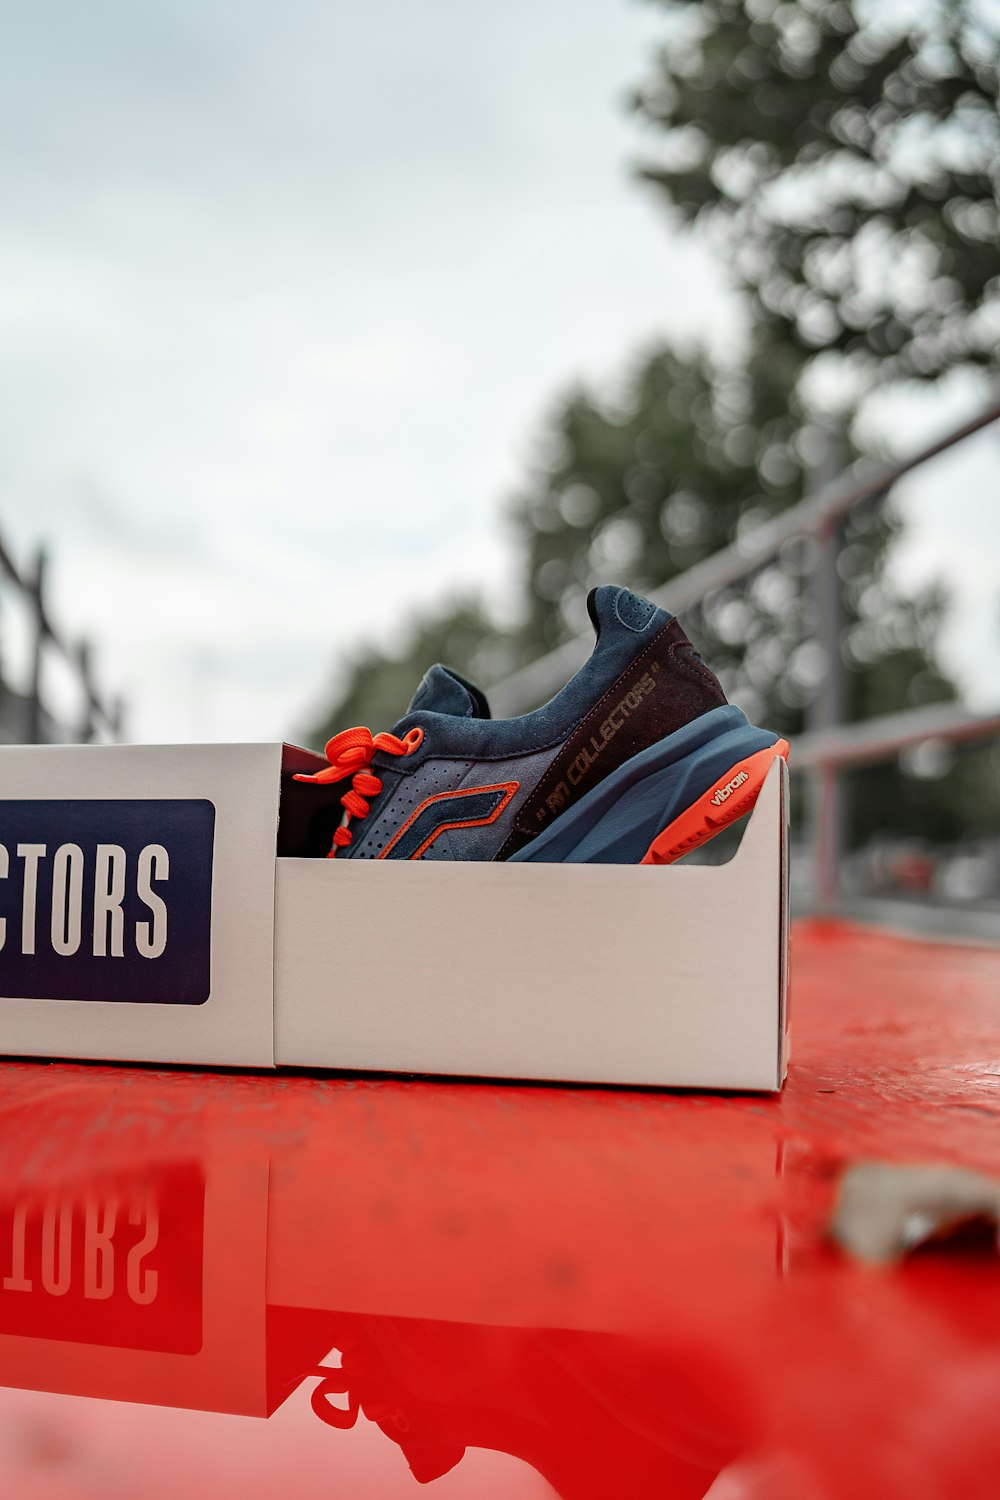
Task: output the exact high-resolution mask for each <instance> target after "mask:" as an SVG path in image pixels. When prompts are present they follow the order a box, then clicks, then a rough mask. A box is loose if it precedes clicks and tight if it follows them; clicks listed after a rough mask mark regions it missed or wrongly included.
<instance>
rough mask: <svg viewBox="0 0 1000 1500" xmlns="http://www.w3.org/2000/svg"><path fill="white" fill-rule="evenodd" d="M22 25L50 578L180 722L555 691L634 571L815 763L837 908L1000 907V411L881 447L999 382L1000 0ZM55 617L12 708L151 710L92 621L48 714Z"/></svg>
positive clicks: (10, 654)
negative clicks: (592, 606) (597, 598)
mask: <svg viewBox="0 0 1000 1500" xmlns="http://www.w3.org/2000/svg"><path fill="white" fill-rule="evenodd" d="M3 27H4V31H5V33H6V36H5V39H4V45H3V46H2V48H0V116H6V118H5V119H4V120H3V133H2V139H3V140H4V141H5V142H6V143H7V145H6V149H5V152H4V157H5V159H4V161H3V163H2V173H3V191H4V203H5V205H6V209H5V218H6V221H7V233H6V235H5V244H4V247H3V248H2V249H0V286H2V287H3V288H4V290H3V291H0V323H2V326H3V327H4V331H5V337H4V340H3V352H2V353H0V380H2V382H3V389H4V412H5V420H4V422H3V423H0V534H2V535H3V536H5V537H9V542H8V548H9V556H10V560H11V566H10V567H9V568H8V569H7V574H6V575H5V576H4V575H0V591H2V593H0V604H4V605H6V602H7V594H8V592H10V591H11V586H12V578H13V575H14V573H16V571H17V569H18V567H20V568H21V572H22V575H23V576H24V577H28V576H29V574H30V569H29V570H27V571H25V569H24V566H23V565H21V564H18V563H17V562H16V561H15V559H16V558H18V557H22V558H23V557H27V556H29V555H30V549H31V548H32V547H34V546H35V545H37V544H38V543H39V542H40V541H41V540H42V539H43V538H45V539H47V540H48V542H49V544H50V546H51V549H52V552H53V570H52V572H53V579H52V582H53V590H54V597H55V598H57V599H58V600H59V602H60V608H61V609H62V610H63V611H64V613H65V618H67V619H69V620H72V621H73V623H74V628H81V629H85V630H86V631H87V632H88V635H90V636H92V637H93V638H94V639H95V640H96V641H97V642H98V645H99V648H100V652H101V661H102V663H103V664H104V668H105V671H106V674H107V677H108V680H109V681H112V682H113V684H114V686H115V688H116V689H119V690H121V691H122V692H124V694H125V696H126V698H127V701H128V704H129V728H130V732H131V733H134V734H135V735H136V736H138V737H141V738H146V739H148V738H157V739H184V738H194V739H199V738H214V739H241V738H256V737H280V736H282V735H285V736H287V737H296V738H305V739H307V740H309V741H310V742H313V743H321V742H322V740H323V739H324V738H325V736H326V735H327V734H329V733H332V732H333V731H335V730H336V729H339V728H343V727H345V726H347V725H350V724H353V723H359V722H365V723H370V724H371V725H372V727H373V728H376V729H377V728H383V727H388V726H389V725H391V724H392V723H393V722H394V720H395V719H397V718H398V717H399V716H400V715H401V713H402V712H403V711H404V710H405V708H406V705H407V703H408V701H409V698H410V696H411V694H412V692H413V690H414V688H415V686H416V683H417V682H418V681H419V678H420V676H421V674H422V672H423V671H424V670H425V669H426V667H427V666H428V665H429V664H430V663H431V662H432V661H434V660H439V659H440V660H445V661H447V662H448V663H449V664H450V665H452V666H454V667H456V668H457V669H458V670H460V671H462V672H464V673H466V674H468V675H471V676H472V677H474V678H476V679H479V680H481V681H483V682H484V683H486V684H487V685H498V690H499V699H498V701H499V702H500V704H501V706H502V707H503V708H504V709H505V711H521V710H523V709H525V708H527V707H530V706H532V704H531V692H532V685H534V687H536V688H537V687H540V686H545V684H546V678H545V672H544V670H543V671H542V672H541V673H540V675H539V674H538V673H537V672H536V674H535V676H533V677H532V676H531V675H530V674H528V675H526V674H525V668H527V667H528V666H529V665H530V664H532V663H535V662H537V661H538V659H539V658H544V657H546V655H547V654H548V653H552V652H554V651H558V650H560V649H562V653H563V654H562V655H561V656H559V657H558V658H556V659H555V661H554V663H553V666H554V667H555V666H559V665H560V664H561V665H562V666H563V667H565V666H566V664H569V666H570V668H571V666H572V663H573V661H574V660H575V658H574V652H575V651H577V650H578V648H579V653H580V655H581V658H582V651H583V649H584V648H583V647H582V646H581V645H579V643H578V641H577V638H578V636H579V633H580V632H581V630H583V628H584V626H585V598H586V593H587V590H588V588H589V587H590V586H591V585H592V584H594V583H596V582H601V581H611V580H614V581H621V582H623V583H627V584H629V585H630V586H632V587H634V588H636V589H638V590H639V591H640V592H644V593H649V592H657V593H658V595H659V598H660V602H663V603H665V604H667V605H668V607H669V606H671V605H672V601H673V600H674V599H675V598H676V599H677V600H679V601H681V602H682V603H683V604H684V606H685V607H684V611H683V612H684V619H685V624H686V626H687V627H688V629H689V633H690V634H692V636H693V637H694V638H695V639H696V641H697V642H698V644H699V646H700V647H701V649H702V651H703V652H704V654H705V655H706V657H707V658H708V659H709V660H710V661H711V663H712V664H713V666H714V667H715V668H716V669H717V670H718V671H719V673H720V675H721V676H722V678H723V681H724V683H725V685H726V687H727V689H728V690H729V692H730V694H731V695H732V696H733V697H734V698H735V699H736V700H737V701H738V702H739V703H740V704H741V706H742V707H744V708H745V709H746V710H747V712H748V713H749V714H750V715H751V716H752V717H754V718H756V719H757V720H758V721H759V722H762V723H765V724H767V725H768V726H769V727H771V728H774V729H776V730H780V731H782V732H783V733H786V734H789V735H791V736H792V737H793V738H794V739H795V740H796V741H797V743H798V744H799V746H800V747H802V750H803V757H804V759H803V760H802V764H803V765H805V766H807V767H808V769H809V775H808V776H807V777H804V778H802V786H801V788H800V789H799V791H798V793H797V795H798V796H799V799H800V801H799V806H798V809H797V811H798V813H799V818H800V827H801V828H802V829H803V830H804V831H806V830H808V831H809V832H810V835H811V838H812V843H813V846H814V847H813V855H814V857H813V858H812V859H811V860H810V861H808V862H803V864H802V865H801V870H802V879H801V888H802V890H803V891H804V892H805V894H806V897H807V899H812V900H817V899H820V898H822V896H823V895H824V887H829V889H827V890H826V891H825V894H826V895H828V896H829V895H831V894H837V895H838V896H839V897H841V898H846V899H848V900H850V899H854V898H864V899H865V900H866V901H867V902H868V903H869V904H870V902H871V900H872V899H874V898H878V899H881V900H883V901H891V902H896V903H903V904H904V905H907V906H910V907H914V906H916V907H919V908H920V909H921V910H924V909H925V908H927V907H928V906H929V905H930V904H936V905H938V906H952V907H953V906H955V905H956V904H957V905H961V906H963V907H964V908H966V909H968V910H970V911H973V912H978V913H980V914H982V917H983V921H984V922H991V921H993V920H994V918H995V916H996V912H997V908H998V903H1000V740H998V737H997V734H996V732H995V727H994V726H995V716H996V715H997V714H998V713H1000V507H998V506H997V503H996V497H997V493H998V489H1000V482H998V481H1000V437H998V433H1000V427H998V426H996V425H992V426H991V425H990V424H989V423H988V422H985V420H984V421H983V423H982V425H979V426H978V427H977V430H975V431H972V432H970V433H969V434H968V435H967V436H965V437H964V438H963V440H962V441H961V442H959V443H955V444H953V445H951V446H949V447H948V448H947V451H946V452H945V453H944V454H943V455H942V456H939V457H935V458H933V459H932V460H929V461H928V462H927V463H926V464H925V465H921V466H920V467H919V468H917V469H916V470H914V471H913V472H912V473H910V474H908V475H907V476H906V478H904V479H902V480H901V481H900V483H899V484H898V485H891V484H888V483H887V484H885V485H879V484H877V483H875V482H874V481H872V480H871V478H870V477H869V478H867V479H866V476H871V475H873V474H874V475H878V474H880V473H882V472H883V470H885V471H887V472H889V471H891V468H892V464H893V462H894V460H896V459H899V458H903V459H905V458H906V457H907V455H909V454H916V453H919V452H921V451H926V450H928V449H929V448H930V447H932V446H933V445H934V444H935V443H936V442H937V441H938V440H944V441H945V442H946V441H947V439H948V437H949V434H954V433H955V432H957V431H959V430H961V429H963V428H964V427H965V426H966V425H967V424H971V425H972V426H976V424H977V420H978V419H979V418H980V417H983V416H984V415H989V414H990V413H991V412H993V411H994V408H995V406H996V402H997V399H998V386H997V382H996V375H997V359H998V349H1000V248H998V247H1000V220H998V212H1000V115H998V81H1000V18H998V15H997V11H996V8H995V7H994V6H992V5H990V4H988V3H987V0H975V3H973V0H968V3H965V0H911V3H903V0H883V3H879V4H878V5H876V4H874V3H864V0H851V3H848V0H836V3H825V0H783V3H780V4H779V3H774V0H711V3H698V4H688V3H672V0H669V3H657V0H652V3H634V0H599V3H597V4H594V5H592V6H590V7H589V8H588V17H587V26H586V28H584V27H582V26H581V24H580V16H579V11H578V7H575V6H573V5H571V4H569V3H568V0H540V3H538V4H536V5H532V6H531V7H530V8H522V9H520V10H518V9H517V8H516V7H515V8H513V9H512V8H511V7H509V6H503V5H501V4H500V3H499V0H489V3H487V4H484V5H480V6H475V7H462V6H460V5H459V4H457V0H431V3H429V4H427V5H424V6H421V7H418V8H417V9H416V12H415V11H414V8H412V7H407V6H405V5H403V4H402V3H401V0H390V3H389V4H387V5H385V6H382V7H380V8H379V9H378V13H377V15H376V14H375V13H372V14H370V15H369V14H366V13H365V12H364V11H363V8H362V10H361V11H360V12H359V9H358V8H357V7H348V6H345V5H338V4H332V5H331V4H320V3H318V0H291V3H290V4H289V5H288V6H287V7H286V8H284V9H283V10H282V12H281V14H280V16H279V15H278V14H277V13H275V12H273V11H272V10H271V9H269V8H267V7H265V6H263V5H262V4H259V3H256V0H254V3H251V4H249V5H244V6H241V7H239V8H234V7H232V6H230V5H228V4H224V3H222V0H199V3H198V4H195V3H194V0H171V3H169V4H167V5H163V6H158V7H151V6H145V5H139V6H137V5H135V4H134V3H126V0H108V3H106V4H104V5H102V6H101V7H100V8H99V10H97V11H94V10H92V9H91V8H87V9H86V10H82V9H81V8H79V7H74V6H72V5H71V4H69V0H60V3H57V4H55V5H53V6H49V7H46V8H45V9H44V10H40V9H38V8H34V7H22V8H21V10H20V11H19V12H18V13H16V14H13V15H8V17H7V19H6V20H5V21H4V23H3ZM859 485H860V489H861V491H862V493H860V494H858V493H855V492H857V491H858V487H859ZM852 494H853V495H854V500H853V501H852V503H850V504H847V503H844V504H842V505H839V506H838V505H834V507H833V508H832V509H830V510H829V511H828V512H827V511H823V513H822V515H821V516H820V519H819V521H816V520H815V517H814V521H813V522H811V523H810V524H809V525H802V526H799V525H797V523H795V521H794V517H795V516H796V515H798V514H799V512H797V511H796V510H795V507H796V506H799V505H800V504H801V503H802V501H803V499H804V498H805V497H809V496H812V497H814V498H816V497H819V498H820V499H822V497H824V496H825V497H827V498H828V499H829V498H830V497H831V496H832V497H833V498H834V499H835V500H836V497H837V496H838V495H839V496H840V497H841V499H842V500H843V499H844V497H845V496H846V497H850V496H851V495H852ZM855 502H856V503H855ZM790 517H791V518H792V520H791V521H789V518H790ZM782 518H784V519H782ZM775 525H785V526H786V531H787V532H788V534H787V536H786V537H785V539H784V540H783V541H782V542H781V544H780V545H779V546H776V547H771V548H766V547H765V548H764V549H763V550H761V548H760V545H759V539H760V538H762V537H766V536H767V535H768V534H769V533H768V531H767V528H769V527H774V526H775ZM727 549H728V555H730V556H735V557H736V564H735V565H734V566H730V567H729V568H728V571H727V569H726V568H723V569H722V571H721V572H720V571H719V569H718V567H714V565H713V559H718V558H719V556H720V555H723V556H725V555H727ZM741 556H742V562H741V561H740V558H741ZM713 567H714V571H713ZM699 569H701V570H702V571H701V572H700V573H699V572H698V571H697V570H699ZM692 570H694V571H692ZM692 580H694V582H695V583H699V580H700V583H699V586H698V587H694V586H693V584H692ZM672 585H673V591H672ZM13 592H16V590H13ZM20 592H21V594H22V595H24V594H25V593H26V592H27V593H28V594H30V589H29V590H27V591H26V590H25V589H23V588H22V589H21V591H20ZM29 616H30V611H29ZM8 617H10V618H11V620H13V613H12V610H11V609H6V608H5V610H4V614H3V616H2V620H3V627H2V628H3V630H4V636H3V641H4V650H5V657H4V660H5V662H7V673H6V675H7V677H8V679H9V681H10V686H9V687H8V689H7V692H6V698H5V699H0V723H2V724H4V725H5V726H7V727H5V728H3V729H0V733H3V734H8V735H13V734H16V733H17V732H18V731H17V730H16V728H15V727H13V726H16V725H17V724H18V723H21V724H28V723H29V721H30V722H31V723H33V724H34V726H35V729H36V730H37V735H38V737H40V738H49V737H52V736H53V735H56V734H62V733H66V732H68V733H69V734H70V737H77V735H81V736H83V737H88V736H91V735H94V734H104V733H106V734H110V735H113V734H115V733H116V732H120V724H121V717H120V712H119V711H118V710H117V709H116V708H114V707H111V708H107V709H105V707H104V705H103V703H102V701H101V700H100V699H99V696H98V694H97V693H96V690H94V688H93V684H92V682H91V674H90V666H89V656H88V655H87V653H86V652H85V653H84V656H83V658H82V667H81V658H80V657H79V653H77V654H76V656H75V658H74V654H73V651H72V650H69V651H67V650H62V651H53V652H48V650H47V647H46V660H47V656H48V655H49V654H51V655H54V656H61V657H62V658H63V659H65V660H70V661H72V660H74V659H75V661H76V664H77V667H78V668H80V670H79V671H78V672H77V676H78V677H79V678H80V681H79V682H78V683H77V686H76V689H74V688H73V686H72V684H70V685H68V686H67V685H66V684H64V685H63V688H62V689H61V690H59V691H57V684H56V682H55V678H53V679H52V694H53V696H52V700H51V705H50V704H49V702H48V700H45V699H44V692H43V693H42V698H43V702H42V707H41V708H40V709H39V710H38V711H37V712H35V716H34V719H32V718H31V715H30V713H29V714H27V715H26V713H25V709H24V704H25V702H26V701H27V700H30V699H31V698H32V687H31V684H32V682H36V683H37V682H38V680H39V678H38V665H37V652H36V645H35V644H33V642H34V641H35V638H34V637H33V636H32V630H31V625H30V618H29V622H28V624H27V625H25V626H24V627H23V628H20V629H18V628H16V627H14V626H13V625H12V626H11V627H10V628H8V625H7V620H8ZM50 634H51V633H50ZM55 639H56V638H55V636H54V634H53V635H52V636H51V640H50V641H49V644H54V643H55ZM53 670H54V669H53ZM48 672H49V669H48V667H47V666H46V667H45V669H44V675H43V677H42V681H43V683H44V682H47V681H48V675H47V674H48ZM33 674H34V675H33ZM518 674H520V675H518ZM81 684H82V692H83V701H84V708H83V710H82V716H81V710H80V708H79V704H77V707H76V708H74V707H73V706H72V703H73V696H72V695H73V691H77V692H78V697H79V691H78V690H79V689H80V687H81ZM37 696H38V695H37V694H36V695H35V697H36V698H37ZM5 702H6V704H7V705H8V707H7V709H6V710H5V709H4V707H3V704H4V703H5ZM890 719H891V720H892V723H893V724H894V725H895V726H896V727H895V730H892V729H891V728H890V727H887V726H888V725H889V720H890ZM865 724H867V725H869V726H874V728H872V729H871V730H870V732H869V733H868V737H867V740H866V739H865V732H864V731H863V730H857V731H856V732H855V737H854V740H852V741H850V743H851V744H853V745H854V747H855V748H854V749H853V750H847V749H844V745H845V744H847V743H848V741H843V744H841V743H840V742H838V745H839V748H838V749H837V755H838V756H839V759H837V760H836V762H834V760H832V759H831V755H832V754H833V751H832V750H831V748H830V745H831V743H832V742H831V741H830V738H829V737H830V734H831V732H833V731H835V730H836V729H837V728H838V726H841V725H855V726H860V725H865ZM25 732H26V731H25ZM26 733H27V732H26ZM894 734H895V738H893V735H894ZM824 736H826V739H825V740H824ZM848 738H849V737H848ZM876 741H877V742H878V743H877V744H876V743H875V742H876ZM859 745H860V746H861V750H860V751H859V750H858V748H857V747H858V746H859ZM824 747H825V748H824ZM866 747H867V748H866ZM810 754H811V755H812V756H813V759H812V760H810V759H809V756H810ZM834 888H835V890H834Z"/></svg>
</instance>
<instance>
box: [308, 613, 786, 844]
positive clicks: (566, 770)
mask: <svg viewBox="0 0 1000 1500" xmlns="http://www.w3.org/2000/svg"><path fill="white" fill-rule="evenodd" d="M587 606H588V609H589V611H590V618H591V620H592V621H593V623H594V628H595V630H596V632H597V641H596V644H595V646H594V651H593V654H592V655H591V657H590V660H589V661H588V662H586V663H585V665H584V666H583V667H581V669H580V671H579V672H577V674H576V676H575V677H574V678H573V679H572V680H571V681H570V682H569V683H567V685H566V686H565V687H564V688H563V689H562V691H561V692H559V693H557V694H556V696H555V697H554V698H553V699H551V700H550V702H548V703H546V704H545V706H544V707H543V708H539V709H536V710H535V712H534V713H530V714H525V715H523V717H521V718H519V719H497V720H494V719H491V718H490V711H489V707H488V705H487V702H486V699H485V697H484V696H483V694H482V693H481V692H480V691H479V689H478V688H475V687H473V686H472V685H471V683H468V682H466V681H465V680H464V678H462V677H459V676H458V674H457V673H456V672H452V671H450V670H449V669H448V668H447V667H441V666H437V667H431V669H430V671H429V672H428V673H427V675H426V677H425V678H424V680H423V682H422V683H421V684H420V686H419V688H418V689H417V693H416V696H415V697H414V699H413V702H412V703H411V704H410V708H409V711H408V712H407V714H406V716H405V717H404V718H403V719H401V720H400V722H399V723H398V724H397V725H396V727H395V729H394V730H393V732H392V733H391V734H379V735H375V736H374V738H373V736H372V734H371V732H370V731H369V730H367V729H347V730H345V731H344V732H343V733H342V734H338V735H334V737H333V739H332V740H331V741H330V742H329V744H328V745H327V747H326V753H327V757H328V759H329V760H330V766H329V767H328V768H327V769H326V770H324V771H321V772H319V774H318V775H317V776H312V777H310V776H300V777H298V778H297V779H298V780H300V781H328V782H330V781H342V780H344V779H345V778H347V777H349V776H351V777H353V784H352V787H351V790H350V791H348V792H347V793H346V795H345V796H344V797H343V798H342V799H341V800H342V802H343V806H344V811H345V818H344V822H343V826H342V827H340V828H338V829H337V831H336V833H335V835H334V844H333V848H332V849H331V850H330V855H331V856H332V855H334V854H339V855H341V856H342V857H343V856H345V855H346V857H347V858H349V859H472V860H495V859H499V860H506V859H510V860H544V861H552V862H556V863H559V862H563V861H575V862H580V861H600V862H617V863H621V864H638V863H640V862H642V863H645V864H667V863H669V862H670V861H671V860H674V859H677V858H678V857H679V856H680V855H681V854H684V853H686V852H687V851H688V850H689V849H694V848H696V847H697V846H698V845H699V844H701V843H703V842H704V841H705V839H708V838H711V837H712V835H713V834H715V833H717V832H718V831H719V829H720V828H722V827H724V826H725V825H726V824H727V823H730V822H732V821H733V819H734V818H737V817H739V816H740V815H741V814H742V813H744V812H747V811H748V809H749V808H750V807H752V806H753V803H754V802H755V801H756V798H757V793H758V791H759V790H760V786H761V783H762V782H763V780H764V776H765V775H766V773H767V770H768V768H769V767H770V765H771V763H772V761H773V760H774V759H775V757H776V756H784V755H787V753H788V745H787V744H786V742H785V741H784V740H781V739H779V738H778V736H777V735H775V734H769V733H768V732H767V731H766V730H763V729H754V728H753V727H752V725H750V724H749V723H748V722H747V720H746V717H745V716H744V715H743V714H742V713H741V712H740V710H739V709H738V708H733V707H732V706H731V705H730V704H728V703H727V702H726V698H725V694H724V693H723V691H722V688H721V687H720V685H719V682H718V680H717V679H716V677H715V676H714V675H713V673H711V672H710V671H709V669H708V668H707V667H706V666H705V664H704V662H703V661H702V660H701V658H700V656H698V654H697V652H696V651H695V650H694V648H693V646H692V645H691V643H690V641H689V640H688V639H687V636H686V635H685V634H684V632H683V630H682V629H681V628H680V625H679V624H678V623H677V621H676V619H674V617H673V616H672V615H669V614H668V613H667V612H666V611H665V610H662V609H658V608H657V607H656V606H655V605H653V604H650V603H648V602H647V601H646V600H645V599H639V598H638V597H637V596H636V595H635V594H630V593H629V592H628V590H627V589H622V588H614V587H610V586H609V587H604V588H599V589H594V590H593V591H592V592H591V595H590V598H589V599H588V601H587ZM362 819H364V820H365V821H364V824H363V826H362V827H358V824H359V823H360V821H361V820H362ZM352 825H353V826H352Z"/></svg>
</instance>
